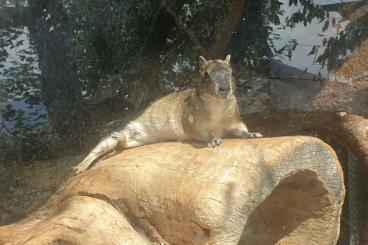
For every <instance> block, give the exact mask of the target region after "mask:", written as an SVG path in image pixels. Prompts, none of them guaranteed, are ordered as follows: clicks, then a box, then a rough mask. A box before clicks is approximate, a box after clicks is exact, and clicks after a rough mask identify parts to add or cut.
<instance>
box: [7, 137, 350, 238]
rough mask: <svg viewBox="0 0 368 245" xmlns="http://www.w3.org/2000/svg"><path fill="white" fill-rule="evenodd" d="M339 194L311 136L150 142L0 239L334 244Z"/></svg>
mask: <svg viewBox="0 0 368 245" xmlns="http://www.w3.org/2000/svg"><path fill="white" fill-rule="evenodd" d="M344 194H345V190H344V185H343V175H342V170H341V168H340V164H339V162H338V160H337V158H336V155H335V153H334V151H333V150H332V149H331V148H330V147H329V146H328V145H326V144H325V143H323V142H322V141H320V140H318V139H316V138H312V137H280V138H265V139H254V140H253V139H252V140H240V139H234V140H225V141H224V143H223V144H222V145H221V146H220V147H217V148H207V147H202V145H199V144H196V143H191V144H189V143H174V142H173V143H160V144H154V145H147V146H143V147H138V148H134V149H129V150H127V151H124V152H123V153H121V154H119V155H116V156H114V157H112V158H109V159H106V160H104V161H102V162H100V163H99V164H98V165H96V167H94V168H92V169H90V170H88V171H86V172H85V173H83V174H81V175H79V176H76V177H73V178H71V179H70V180H69V181H68V182H67V183H65V184H64V185H63V186H62V187H61V188H60V189H59V190H58V191H57V192H56V193H55V195H54V196H53V197H52V198H51V199H50V200H49V201H48V202H47V203H46V204H45V205H44V206H43V207H42V208H41V209H40V210H39V211H38V212H36V213H34V214H32V215H31V216H29V217H28V218H26V219H25V220H23V221H21V222H19V223H17V224H12V225H9V226H4V227H0V243H1V244H4V243H5V244H57V242H61V243H62V244H63V243H64V244H129V242H131V244H145V243H147V242H148V241H149V240H150V241H151V242H153V241H154V242H159V243H161V244H238V242H239V241H240V243H239V244H276V243H277V244H335V243H336V240H337V238H338V235H339V226H340V214H341V207H342V203H343V198H344ZM119 239H120V240H119Z"/></svg>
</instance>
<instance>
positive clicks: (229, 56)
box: [225, 54, 231, 64]
mask: <svg viewBox="0 0 368 245" xmlns="http://www.w3.org/2000/svg"><path fill="white" fill-rule="evenodd" d="M230 58H231V55H230V54H228V55H227V56H226V58H225V62H226V63H228V64H230Z"/></svg>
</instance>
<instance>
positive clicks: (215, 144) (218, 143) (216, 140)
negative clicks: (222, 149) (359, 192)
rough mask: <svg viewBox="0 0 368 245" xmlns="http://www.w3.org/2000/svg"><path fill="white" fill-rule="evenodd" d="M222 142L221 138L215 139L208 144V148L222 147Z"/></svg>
mask: <svg viewBox="0 0 368 245" xmlns="http://www.w3.org/2000/svg"><path fill="white" fill-rule="evenodd" d="M221 143H222V140H221V139H220V138H213V139H212V140H211V141H210V142H209V143H208V147H216V146H219V145H221Z"/></svg>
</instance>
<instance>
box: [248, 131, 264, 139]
mask: <svg viewBox="0 0 368 245" xmlns="http://www.w3.org/2000/svg"><path fill="white" fill-rule="evenodd" d="M250 137H251V138H262V137H263V135H262V134H261V133H259V132H255V133H250Z"/></svg>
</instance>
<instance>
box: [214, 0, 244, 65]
mask: <svg viewBox="0 0 368 245" xmlns="http://www.w3.org/2000/svg"><path fill="white" fill-rule="evenodd" d="M231 2H232V3H231V7H230V9H229V12H228V13H227V14H226V15H225V16H226V17H225V21H224V23H223V25H221V26H220V28H219V30H218V33H217V38H216V40H215V42H214V43H213V44H212V46H211V49H210V54H209V55H210V58H211V57H212V58H216V59H218V58H221V57H225V56H226V55H227V54H226V51H227V50H228V46H229V44H230V40H231V38H232V36H233V32H234V31H235V28H236V26H237V25H238V23H239V20H240V18H241V17H242V16H243V13H244V12H245V2H246V1H245V0H234V1H231Z"/></svg>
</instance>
